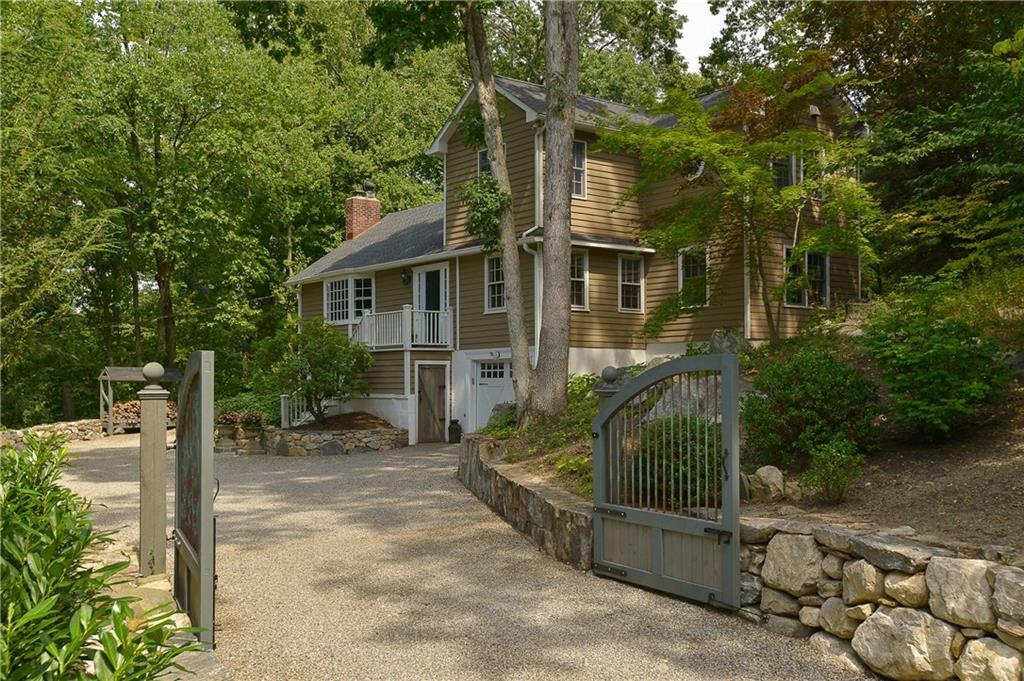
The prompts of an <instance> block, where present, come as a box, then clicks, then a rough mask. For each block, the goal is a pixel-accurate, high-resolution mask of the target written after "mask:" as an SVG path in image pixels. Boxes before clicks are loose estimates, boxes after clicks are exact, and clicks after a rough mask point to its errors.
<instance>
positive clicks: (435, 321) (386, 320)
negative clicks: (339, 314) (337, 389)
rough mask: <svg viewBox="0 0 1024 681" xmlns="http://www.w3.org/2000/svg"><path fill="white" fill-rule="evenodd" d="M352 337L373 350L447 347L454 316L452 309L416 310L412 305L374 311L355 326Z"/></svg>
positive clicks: (450, 337) (449, 343)
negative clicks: (391, 310)
mask: <svg viewBox="0 0 1024 681" xmlns="http://www.w3.org/2000/svg"><path fill="white" fill-rule="evenodd" d="M352 338H353V339H354V340H357V341H360V342H362V343H366V345H367V346H368V347H369V348H370V349H371V350H396V349H403V348H405V349H411V348H447V347H451V342H452V314H451V311H450V310H414V309H412V305H403V306H402V309H401V310H395V311H393V312H371V313H368V314H364V315H363V316H362V317H361V318H360V319H359V323H358V324H356V325H355V326H353V327H352Z"/></svg>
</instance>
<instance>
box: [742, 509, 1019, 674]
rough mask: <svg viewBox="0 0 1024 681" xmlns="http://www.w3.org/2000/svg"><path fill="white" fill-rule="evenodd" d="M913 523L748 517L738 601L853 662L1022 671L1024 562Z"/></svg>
mask: <svg viewBox="0 0 1024 681" xmlns="http://www.w3.org/2000/svg"><path fill="white" fill-rule="evenodd" d="M913 534H914V533H913V530H912V529H911V528H897V529H896V530H890V531H888V532H885V531H882V532H877V533H868V532H864V531H857V530H852V529H848V528H845V527H837V526H829V525H812V524H808V523H803V522H797V521H790V520H776V519H758V518H744V519H743V520H742V523H741V540H742V542H743V545H742V548H741V554H740V569H741V570H742V572H741V589H740V591H741V597H742V604H743V606H744V607H743V608H742V610H741V611H740V612H741V614H742V615H744V616H745V617H747V618H748V619H751V620H753V621H756V622H759V623H761V624H764V625H765V626H767V627H768V628H769V629H772V630H773V631H777V632H780V633H783V634H786V635H789V636H799V637H810V642H811V643H812V644H813V645H814V646H816V647H818V648H820V649H821V650H822V652H825V653H829V654H832V655H836V656H839V657H840V658H842V659H843V660H845V662H846V664H847V666H849V667H850V668H852V669H863V665H864V664H866V665H867V667H870V668H871V669H872V670H873V671H875V672H877V673H879V674H881V675H884V676H886V677H889V678H893V679H900V680H908V681H909V680H911V679H926V680H927V679H936V680H939V679H950V678H959V679H961V680H962V681H981V680H982V679H985V680H999V681H1021V679H1022V673H1024V672H1022V670H1024V569H1021V568H1020V567H1016V566H1011V565H1007V564H1006V563H1009V562H1010V561H1011V560H1013V556H1011V555H1010V554H1008V553H1005V552H1004V551H1005V550H1001V549H999V548H997V547H993V548H990V549H988V551H987V552H988V554H989V557H990V558H994V559H995V560H986V559H984V558H971V557H966V558H965V557H962V553H961V552H958V551H955V549H957V548H959V547H956V546H950V545H934V544H940V542H937V541H936V542H933V541H932V539H930V538H927V537H914V536H913ZM926 542H932V543H926Z"/></svg>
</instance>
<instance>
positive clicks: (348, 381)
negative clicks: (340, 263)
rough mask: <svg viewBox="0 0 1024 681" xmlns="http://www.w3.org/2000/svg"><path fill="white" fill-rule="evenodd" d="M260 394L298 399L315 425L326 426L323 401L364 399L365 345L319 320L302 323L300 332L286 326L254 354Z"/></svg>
mask: <svg viewBox="0 0 1024 681" xmlns="http://www.w3.org/2000/svg"><path fill="white" fill-rule="evenodd" d="M256 362H257V366H259V367H260V371H259V375H260V378H259V379H258V382H259V383H261V384H262V388H263V392H265V393H269V394H273V393H274V392H275V391H276V392H277V393H278V394H282V393H283V394H291V393H299V394H301V395H302V396H303V397H304V398H305V399H306V407H307V408H308V409H309V412H310V413H311V414H312V415H313V418H314V419H316V422H317V423H321V424H323V423H326V422H327V403H328V401H329V400H332V399H333V400H337V401H339V402H345V401H347V400H349V399H351V398H352V397H355V396H357V395H365V394H366V391H367V382H366V378H365V377H364V374H365V373H366V370H367V369H369V368H370V367H372V366H373V355H371V354H370V351H369V350H367V349H366V345H364V344H363V343H359V342H357V341H353V340H350V339H349V338H348V337H347V336H344V335H342V334H341V333H340V332H339V331H338V329H336V328H335V327H333V326H330V325H329V324H327V323H325V322H324V320H323V319H322V318H319V317H318V318H316V319H307V320H306V321H304V322H303V323H302V330H301V332H300V330H299V329H298V328H296V327H295V326H293V325H291V324H286V325H285V326H284V327H282V328H281V329H280V330H279V331H278V332H277V333H276V334H275V335H274V336H273V337H271V338H268V339H267V340H266V341H264V342H263V343H261V344H260V346H259V348H258V349H257V352H256Z"/></svg>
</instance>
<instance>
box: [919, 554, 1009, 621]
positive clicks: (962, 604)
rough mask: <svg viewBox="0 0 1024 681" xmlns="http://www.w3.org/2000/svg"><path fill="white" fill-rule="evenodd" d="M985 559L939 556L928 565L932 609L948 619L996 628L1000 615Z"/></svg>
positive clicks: (936, 613)
mask: <svg viewBox="0 0 1024 681" xmlns="http://www.w3.org/2000/svg"><path fill="white" fill-rule="evenodd" d="M990 565H991V564H990V563H989V562H988V561H985V560H973V559H959V558H944V557H937V558H935V559H933V560H932V561H931V563H930V564H929V565H928V569H927V571H926V572H925V581H926V582H927V583H928V609H929V610H931V611H932V614H933V615H935V616H936V617H941V618H942V619H944V620H946V621H947V622H952V623H953V624H959V625H960V626H963V627H971V628H973V629H984V630H986V631H992V630H993V629H994V628H995V626H996V615H995V613H994V612H993V611H992V606H991V603H990V600H991V598H992V587H990V586H989V583H988V578H987V574H988V569H989V566H990Z"/></svg>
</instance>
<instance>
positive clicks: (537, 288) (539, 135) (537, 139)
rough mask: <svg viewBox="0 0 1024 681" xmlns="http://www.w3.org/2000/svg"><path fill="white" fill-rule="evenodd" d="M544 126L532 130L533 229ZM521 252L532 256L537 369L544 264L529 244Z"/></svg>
mask: <svg viewBox="0 0 1024 681" xmlns="http://www.w3.org/2000/svg"><path fill="white" fill-rule="evenodd" d="M543 136H544V124H543V123H541V122H540V121H538V122H537V123H535V124H534V128H533V186H534V192H533V218H534V219H533V222H534V225H535V227H534V229H537V228H538V227H543V226H544V224H543V218H544V172H543V163H544V161H543V159H544V142H543ZM523 250H524V251H526V252H527V253H529V254H530V255H532V256H533V361H532V362H531V366H533V368H534V369H536V368H537V355H538V353H539V352H540V329H541V319H542V317H543V312H544V296H543V295H542V291H543V290H544V262H543V259H542V258H541V253H540V252H539V251H538V250H537V249H536V248H531V247H530V245H529V244H526V243H524V244H523Z"/></svg>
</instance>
